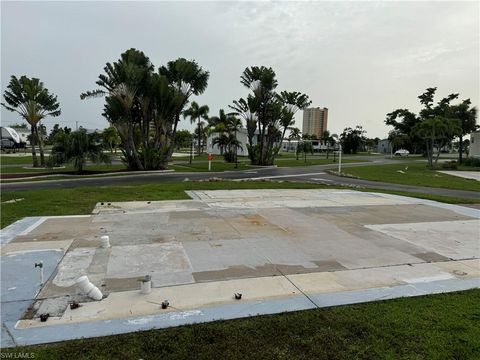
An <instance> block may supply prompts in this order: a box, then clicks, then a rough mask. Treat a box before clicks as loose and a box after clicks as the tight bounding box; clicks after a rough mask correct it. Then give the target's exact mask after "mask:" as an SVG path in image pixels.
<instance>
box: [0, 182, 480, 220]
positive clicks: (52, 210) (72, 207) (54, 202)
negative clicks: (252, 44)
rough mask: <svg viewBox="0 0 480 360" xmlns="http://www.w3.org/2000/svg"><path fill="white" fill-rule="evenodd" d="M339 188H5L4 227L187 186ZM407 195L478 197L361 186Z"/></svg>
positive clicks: (165, 195) (177, 192)
mask: <svg viewBox="0 0 480 360" xmlns="http://www.w3.org/2000/svg"><path fill="white" fill-rule="evenodd" d="M321 188H329V189H332V188H339V187H335V186H329V185H320V184H313V183H298V182H281V183H277V182H262V181H244V182H241V181H219V182H182V183H160V184H159V183H153V184H148V183H146V184H143V185H123V186H91V187H77V188H72V189H53V190H51V189H48V190H24V191H3V190H2V194H1V195H2V202H5V201H9V200H13V199H23V200H22V201H18V202H14V203H2V212H1V224H0V225H1V227H2V228H3V227H5V226H7V225H9V224H11V223H13V222H14V221H16V220H19V219H21V218H23V217H25V216H52V215H82V214H89V213H91V211H92V209H93V208H94V207H95V204H96V203H97V202H101V201H135V200H177V199H189V197H188V196H187V195H186V194H185V190H218V189H321ZM359 190H360V191H377V192H383V193H391V194H397V195H404V196H414V197H419V198H425V199H430V200H437V201H441V202H446V203H452V204H459V203H460V204H461V203H465V204H466V203H475V202H476V201H475V200H472V199H466V198H457V197H448V196H438V195H430V194H416V193H407V192H402V191H386V190H372V189H359Z"/></svg>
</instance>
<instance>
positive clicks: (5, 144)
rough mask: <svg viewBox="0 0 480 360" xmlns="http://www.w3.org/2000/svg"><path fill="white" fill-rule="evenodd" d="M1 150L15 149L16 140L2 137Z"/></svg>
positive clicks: (9, 150)
mask: <svg viewBox="0 0 480 360" xmlns="http://www.w3.org/2000/svg"><path fill="white" fill-rule="evenodd" d="M0 150H1V151H4V152H11V151H15V142H14V141H12V140H10V139H2V140H1V142H0Z"/></svg>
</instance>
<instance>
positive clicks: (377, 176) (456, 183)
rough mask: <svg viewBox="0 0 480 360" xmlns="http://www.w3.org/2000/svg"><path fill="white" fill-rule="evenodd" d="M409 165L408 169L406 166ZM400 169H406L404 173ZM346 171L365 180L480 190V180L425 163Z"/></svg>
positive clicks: (365, 167) (352, 168)
mask: <svg viewBox="0 0 480 360" xmlns="http://www.w3.org/2000/svg"><path fill="white" fill-rule="evenodd" d="M407 166H408V170H405V168H406V167H407ZM399 170H401V171H404V172H405V173H404V174H402V173H400V172H398V171H399ZM345 173H347V174H350V175H353V176H356V177H359V178H361V179H365V180H372V181H382V182H388V183H396V184H406V185H417V186H428V187H437V188H446V189H458V190H471V191H480V182H479V181H475V180H470V179H463V178H460V177H457V176H452V175H447V174H442V173H439V172H437V171H434V170H430V169H428V168H427V165H426V164H424V163H412V162H408V163H398V164H388V165H374V166H362V167H349V168H348V169H345Z"/></svg>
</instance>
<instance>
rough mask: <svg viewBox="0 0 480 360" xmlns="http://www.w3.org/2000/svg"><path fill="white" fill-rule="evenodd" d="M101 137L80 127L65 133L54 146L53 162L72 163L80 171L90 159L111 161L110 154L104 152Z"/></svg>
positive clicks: (92, 160)
mask: <svg viewBox="0 0 480 360" xmlns="http://www.w3.org/2000/svg"><path fill="white" fill-rule="evenodd" d="M103 150H104V147H103V145H102V141H101V137H100V136H99V134H96V133H93V134H87V131H86V130H85V129H83V128H80V129H79V130H77V131H74V132H72V133H70V134H64V135H63V136H61V137H60V138H59V139H57V142H56V143H55V144H54V145H53V148H52V164H54V165H58V164H62V163H67V162H69V163H72V164H73V167H74V168H75V169H76V170H77V172H78V173H82V172H83V168H84V166H85V164H86V162H87V160H90V161H91V162H93V163H96V164H98V163H107V164H108V163H110V156H109V155H108V154H106V153H104V152H103Z"/></svg>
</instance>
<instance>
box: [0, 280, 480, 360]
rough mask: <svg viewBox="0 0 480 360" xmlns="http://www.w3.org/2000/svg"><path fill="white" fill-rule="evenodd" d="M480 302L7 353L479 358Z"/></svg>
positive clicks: (407, 301) (276, 320) (423, 300)
mask: <svg viewBox="0 0 480 360" xmlns="http://www.w3.org/2000/svg"><path fill="white" fill-rule="evenodd" d="M479 303H480V290H479V289H475V290H470V291H464V292H457V293H450V294H441V295H429V296H424V297H418V298H400V299H394V300H387V301H380V302H373V303H367V304H359V305H348V306H338V307H332V308H324V309H316V310H307V311H301V312H294V313H284V314H277V315H268V316H257V317H251V318H247V319H239V320H229V321H218V322H213V323H204V324H197V325H189V326H182V327H177V328H170V329H164V330H151V331H143V332H136V333H130V334H124V335H116V336H109V337H100V338H91V339H82V340H74V341H67V342H62V343H57V344H52V345H43V346H31V347H18V348H15V349H5V350H4V351H5V352H10V353H12V352H16V353H20V352H24V353H33V354H34V356H35V359H76V360H86V359H145V360H147V359H302V360H307V359H308V360H309V359H319V360H322V359H325V360H343V359H344V360H351V359H412V360H413V359H429V360H444V359H479V358H480V326H478V322H479V320H480V307H479V306H478V304H479ZM2 358H6V357H5V356H4V357H2Z"/></svg>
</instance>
